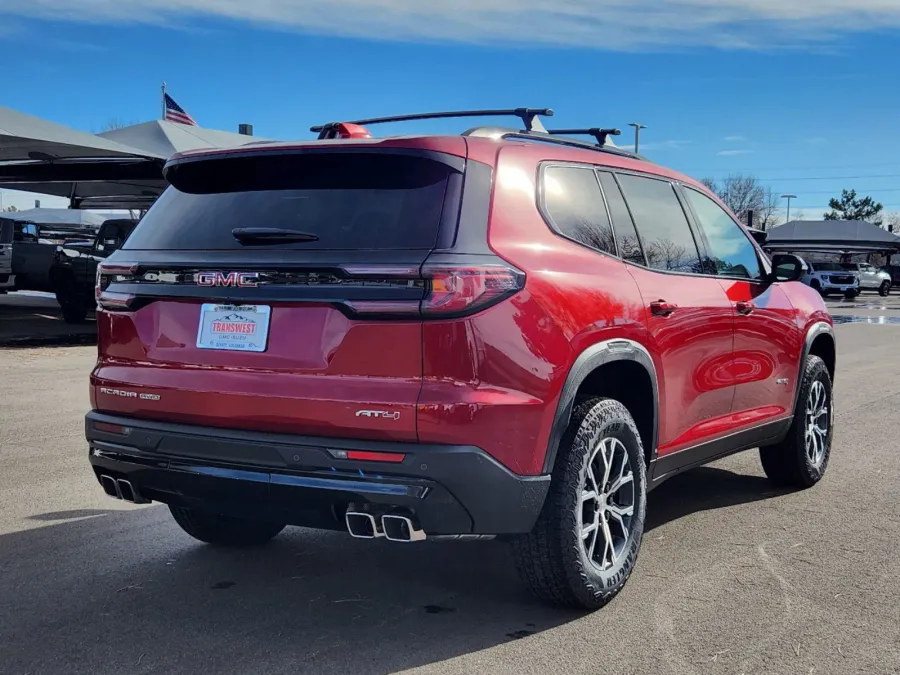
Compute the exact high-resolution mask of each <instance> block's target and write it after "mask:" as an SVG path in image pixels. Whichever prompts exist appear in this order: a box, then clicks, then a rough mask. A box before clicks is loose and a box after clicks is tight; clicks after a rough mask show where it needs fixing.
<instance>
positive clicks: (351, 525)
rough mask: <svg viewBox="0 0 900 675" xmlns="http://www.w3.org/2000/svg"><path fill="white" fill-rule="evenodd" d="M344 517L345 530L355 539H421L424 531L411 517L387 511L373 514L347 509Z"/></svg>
mask: <svg viewBox="0 0 900 675" xmlns="http://www.w3.org/2000/svg"><path fill="white" fill-rule="evenodd" d="M344 519H345V521H346V523H347V531H348V532H349V533H350V536H351V537H356V538H357V539H378V538H380V537H384V538H385V539H387V540H388V541H402V542H411V541H422V540H424V539H425V536H426V535H425V531H424V530H422V529H421V528H419V527H418V526H417V525H416V524H415V523H414V522H413V521H412V519H410V518H408V517H406V516H401V515H399V514H394V513H388V514H385V515H382V516H374V515H372V514H371V513H363V512H362V511H352V510H349V509H348V510H347V513H346V515H345V516H344Z"/></svg>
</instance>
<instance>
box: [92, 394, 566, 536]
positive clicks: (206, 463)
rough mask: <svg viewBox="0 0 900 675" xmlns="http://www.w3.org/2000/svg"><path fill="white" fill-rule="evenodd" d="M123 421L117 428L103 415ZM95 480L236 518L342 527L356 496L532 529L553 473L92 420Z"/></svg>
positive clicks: (431, 524) (473, 460)
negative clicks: (362, 455) (376, 456)
mask: <svg viewBox="0 0 900 675" xmlns="http://www.w3.org/2000/svg"><path fill="white" fill-rule="evenodd" d="M98 422H99V423H105V424H109V425H117V426H120V427H125V428H126V429H127V430H128V432H127V434H121V433H113V432H111V431H109V430H106V429H101V428H98V427H97V426H96V424H97V423H98ZM85 436H86V438H87V441H88V444H89V446H90V462H91V465H92V466H93V468H94V471H95V473H96V474H97V476H98V478H99V476H100V475H104V474H106V475H111V476H112V477H114V478H126V479H127V480H129V481H130V482H131V484H132V485H133V486H134V488H135V489H136V490H137V491H138V492H139V493H140V494H141V495H142V496H144V497H146V498H148V499H152V500H155V501H160V502H164V503H167V504H175V505H183V506H191V505H194V506H199V505H202V506H203V507H204V508H207V509H209V510H212V511H215V512H218V513H223V514H226V515H235V516H241V515H243V516H252V517H260V518H266V519H274V520H279V521H283V522H287V523H289V524H292V525H302V526H307V527H319V528H326V529H343V527H344V512H345V511H346V509H347V505H348V504H350V503H353V504H355V505H356V507H357V508H362V507H365V508H368V509H370V510H373V511H376V512H400V513H407V514H411V515H412V516H414V518H415V519H416V520H417V521H418V523H419V524H420V526H421V528H422V529H423V530H425V532H426V533H427V534H429V535H452V534H497V535H502V534H518V533H525V532H529V531H530V530H531V529H532V527H533V526H534V522H535V520H536V519H537V516H538V514H539V513H540V510H541V508H542V507H543V504H544V498H545V497H546V494H547V490H548V488H549V486H550V477H549V476H518V475H515V474H513V473H510V472H509V470H508V469H506V468H505V467H503V466H502V465H501V464H499V463H498V462H496V461H495V460H494V459H492V458H491V457H490V456H489V455H487V454H486V453H485V452H484V451H482V450H480V449H479V448H475V447H472V446H447V445H419V444H410V443H383V442H370V441H368V442H367V441H362V442H360V441H350V440H342V439H326V438H315V437H307V436H294V435H288V434H273V433H265V432H253V431H238V430H230V429H214V428H209V427H194V426H188V425H181V424H169V423H162V422H150V421H146V420H137V419H132V418H125V417H120V416H116V415H107V414H105V413H100V412H96V411H92V412H90V413H88V414H87V416H86V418H85ZM329 450H366V451H371V452H391V453H403V454H404V455H405V458H404V459H403V461H402V462H401V463H397V464H388V463H384V462H369V461H348V460H340V459H335V458H334V457H333V456H332V455H331V454H330V453H329V452H328V451H329Z"/></svg>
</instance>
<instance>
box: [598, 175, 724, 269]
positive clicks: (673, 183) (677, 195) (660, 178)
mask: <svg viewBox="0 0 900 675" xmlns="http://www.w3.org/2000/svg"><path fill="white" fill-rule="evenodd" d="M609 171H610V173H612V175H613V177H614V178H615V179H616V184H617V185H618V186H619V191H620V192H621V193H622V199H624V200H625V206H626V207H627V208H628V215H629V216H631V222H632V223H634V230H635V232H637V236H638V241H639V242H640V244H641V252H642V253H643V254H644V263H645V264H644V265H639V264H638V263H635V262H630V261H628V260H623V261H622V262H624V263H625V264H626V265H634V266H635V267H640V268H641V269H645V270H647V271H649V272H658V273H660V274H674V275H677V276H682V277H706V278H713V279H721V278H722V277H721V276H720V275H719V274H707V273H699V272H681V271H678V270H661V269H658V268H656V267H650V266H649V265H647V264H646V262H647V253H646V247H645V246H644V239H643V237H642V236H641V228H640V227H638V224H637V222H636V221H635V219H634V212H633V211H632V210H631V205H630V204H629V203H628V196H627V195H626V193H625V190H624V189H623V188H622V183H621V182H620V181H619V178H618V176H619V175H620V174H621V175H626V176H634V177H636V178H649V179H651V180H657V181H660V182H661V183H668V184H669V187H671V188H672V191H673V192H674V193H675V199H677V200H678V203H679V205H680V206H681V210H682V211H683V212H684V218H685V220H686V221H687V224H688V230H689V231H690V233H691V237H692V238H693V240H694V245H695V246H696V247H697V254H698V255H699V256H700V260H699V262H700V264H701V265H702V264H703V258H704V257H705V255H706V246H705V241H704V242H702V243H701V241H699V240H698V235H697V232H696V229H695V227H694V222H693V220H692V218H691V214H690V213H689V212H688V211H686V210H685V204H684V201H685V198H684V195H682V194H681V193H680V192H679V190H678V187H679V185H680V183H679V182H678V181H675V180H672V179H671V178H668V177H666V176H660V175H657V174H652V173H644V172H642V171H633V170H631V169H619V168H618V167H609ZM613 231H615V227H613Z"/></svg>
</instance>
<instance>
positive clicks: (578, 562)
mask: <svg viewBox="0 0 900 675" xmlns="http://www.w3.org/2000/svg"><path fill="white" fill-rule="evenodd" d="M607 439H611V440H607ZM613 439H614V440H613ZM604 441H605V442H606V443H607V444H608V445H609V444H612V447H614V448H616V449H617V450H616V452H618V453H619V456H621V457H624V456H625V455H627V458H628V463H629V465H630V471H631V474H632V481H633V492H631V493H630V497H631V503H632V506H633V509H632V516H631V519H630V522H629V523H628V529H629V534H628V537H627V538H624V537H621V538H620V539H622V541H621V548H620V552H619V553H618V555H617V556H616V557H615V560H612V557H611V561H612V564H611V565H610V566H609V567H608V568H607V569H601V568H600V566H598V565H597V564H595V562H592V561H591V560H589V559H588V555H587V553H588V551H586V548H587V547H588V544H587V542H586V543H585V544H584V545H582V539H583V537H582V527H583V523H586V522H587V519H588V518H589V517H590V516H587V517H586V516H585V515H584V513H585V505H584V504H583V499H584V498H583V491H586V490H585V488H586V486H590V483H589V472H588V466H589V463H591V460H592V459H594V461H595V462H596V461H598V458H597V457H596V456H595V454H594V453H595V451H596V450H597V449H598V448H600V447H601V442H604ZM616 442H617V443H618V444H616ZM621 446H624V453H622V449H621ZM617 470H618V469H616V468H614V470H613V472H612V473H614V472H616V471H617ZM595 473H596V471H594V470H592V471H591V473H590V475H591V476H595ZM621 475H624V473H623V472H620V476H621ZM595 478H596V482H597V484H598V486H599V489H598V490H597V491H596V492H598V493H599V492H600V491H603V492H606V491H607V488H608V487H609V485H610V484H611V483H612V482H613V481H612V479H611V480H609V481H606V482H607V484H606V485H602V486H601V485H600V481H603V480H604V479H603V478H601V477H596V476H595ZM621 480H622V479H621V478H619V482H621ZM627 489H628V487H627V483H626V484H625V487H623V488H622V490H623V492H627ZM623 492H617V493H615V494H616V495H618V497H614V499H619V498H621V496H622V494H623ZM626 499H627V495H626ZM598 508H599V507H598ZM590 509H591V507H588V510H590ZM646 510H647V475H646V467H645V464H644V449H643V445H642V444H641V437H640V435H639V434H638V430H637V427H636V426H635V424H634V420H633V418H632V416H631V414H630V413H629V412H628V409H627V408H626V407H625V406H624V405H622V404H621V403H619V402H618V401H616V400H613V399H609V398H601V397H592V398H586V399H582V400H580V401H578V402H577V403H576V405H575V408H574V410H573V411H572V419H571V422H570V424H569V428H568V429H567V430H566V433H565V435H564V436H563V438H562V440H561V442H560V446H559V453H558V455H557V458H556V464H555V466H554V468H553V475H552V478H551V481H550V491H549V493H548V495H547V499H546V501H545V503H544V508H543V510H542V511H541V514H540V516H539V517H538V520H537V523H536V524H535V526H534V529H533V530H532V531H531V532H530V533H529V534H527V535H522V536H519V537H516V538H515V539H514V540H513V553H514V556H515V560H516V566H517V568H518V571H519V574H520V575H521V577H522V580H523V581H524V582H525V584H526V585H527V586H528V587H529V588H530V590H531V592H532V593H533V594H534V595H535V596H537V597H538V598H540V599H541V600H544V601H547V602H550V603H553V604H556V605H562V606H567V607H578V608H583V609H589V610H594V609H599V608H600V607H602V606H603V605H605V604H607V603H608V602H609V601H610V600H612V599H613V598H614V597H615V596H616V594H618V593H619V591H621V590H622V588H623V587H624V585H625V582H626V581H627V580H628V577H629V576H630V575H631V572H632V570H633V569H634V566H635V563H636V562H637V557H638V551H639V550H640V546H641V539H642V537H643V534H644V518H645V515H646ZM604 515H605V513H604ZM614 520H615V519H614ZM601 524H602V523H601ZM611 527H618V524H617V522H613V523H611V524H610V522H609V521H607V526H606V527H605V529H604V528H598V532H597V534H596V536H597V537H599V536H600V530H603V531H604V532H609V531H610V528H611ZM618 532H619V533H620V534H621V533H623V532H624V530H618ZM588 540H590V535H588ZM598 542H599V540H596V541H595V544H596V545H600V544H599V543H598ZM594 550H595V553H594V557H595V558H596V556H597V555H598V553H597V552H596V549H594ZM606 550H607V549H604V551H603V553H602V555H603V556H604V557H605V556H606Z"/></svg>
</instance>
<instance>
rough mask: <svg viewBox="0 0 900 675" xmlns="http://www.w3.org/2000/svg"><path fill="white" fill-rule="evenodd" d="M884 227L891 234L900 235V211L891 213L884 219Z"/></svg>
mask: <svg viewBox="0 0 900 675" xmlns="http://www.w3.org/2000/svg"><path fill="white" fill-rule="evenodd" d="M884 225H885V227H886V228H887V229H889V230H890V231H891V232H896V233H898V234H900V211H892V212H891V213H889V214H887V215H886V216H885V217H884Z"/></svg>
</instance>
